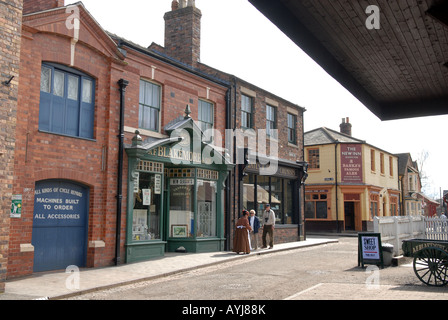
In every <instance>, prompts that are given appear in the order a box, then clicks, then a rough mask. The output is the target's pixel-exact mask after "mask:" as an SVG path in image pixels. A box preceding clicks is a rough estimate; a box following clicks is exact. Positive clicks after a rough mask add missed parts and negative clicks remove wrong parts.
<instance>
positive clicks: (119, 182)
mask: <svg viewBox="0 0 448 320" xmlns="http://www.w3.org/2000/svg"><path fill="white" fill-rule="evenodd" d="M128 84H129V81H127V80H124V79H120V80H119V81H118V85H119V86H120V89H119V91H120V128H119V134H118V136H117V137H118V139H119V142H118V177H117V224H116V234H115V237H116V241H115V265H118V264H119V263H120V260H121V257H120V242H121V204H122V199H123V194H122V193H123V191H122V189H123V153H124V104H125V92H126V87H127V86H128Z"/></svg>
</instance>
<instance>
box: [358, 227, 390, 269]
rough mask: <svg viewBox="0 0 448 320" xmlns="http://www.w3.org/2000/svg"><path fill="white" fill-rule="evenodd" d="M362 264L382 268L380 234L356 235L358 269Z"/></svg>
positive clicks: (363, 233)
mask: <svg viewBox="0 0 448 320" xmlns="http://www.w3.org/2000/svg"><path fill="white" fill-rule="evenodd" d="M364 264H375V265H381V267H382V268H383V267H384V262H383V250H382V247H381V234H380V233H366V232H361V233H358V267H359V266H360V265H361V266H362V267H363V268H364Z"/></svg>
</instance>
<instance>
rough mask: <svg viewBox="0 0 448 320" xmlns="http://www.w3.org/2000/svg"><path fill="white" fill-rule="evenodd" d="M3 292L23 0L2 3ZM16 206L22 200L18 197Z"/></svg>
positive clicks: (0, 168)
mask: <svg viewBox="0 0 448 320" xmlns="http://www.w3.org/2000/svg"><path fill="white" fill-rule="evenodd" d="M0 17H1V18H0V101H1V107H0V123H1V128H2V130H1V131H0V190H1V195H0V197H1V201H0V293H2V292H4V289H5V285H4V282H3V281H4V280H5V279H6V270H7V263H8V245H9V229H10V210H11V201H12V195H13V188H12V185H13V167H14V153H15V141H16V138H15V131H16V121H17V96H18V84H19V62H20V32H21V25H22V0H10V1H6V2H3V3H2V5H1V6H0ZM17 205H18V208H17V209H16V211H17V210H20V200H19V199H17Z"/></svg>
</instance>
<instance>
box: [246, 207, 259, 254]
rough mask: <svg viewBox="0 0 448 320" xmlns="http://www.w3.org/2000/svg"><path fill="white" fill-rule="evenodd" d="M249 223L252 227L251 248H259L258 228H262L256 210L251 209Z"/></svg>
mask: <svg viewBox="0 0 448 320" xmlns="http://www.w3.org/2000/svg"><path fill="white" fill-rule="evenodd" d="M249 224H250V227H251V228H252V231H251V233H250V244H251V248H250V249H251V250H257V249H258V229H260V219H258V217H257V215H256V212H255V210H253V209H252V210H250V217H249Z"/></svg>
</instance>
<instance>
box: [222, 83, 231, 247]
mask: <svg viewBox="0 0 448 320" xmlns="http://www.w3.org/2000/svg"><path fill="white" fill-rule="evenodd" d="M231 94H232V92H231V89H230V85H229V89H228V90H227V93H226V129H231V127H232V126H231V121H232V120H231V119H232V116H231V106H232V104H231V100H232V99H231ZM226 139H228V137H227V135H226ZM226 143H227V140H226ZM229 154H231V150H229ZM229 160H230V161H232V159H229ZM226 180H227V181H226V208H227V210H226V211H227V214H225V213H224V214H225V224H226V225H225V238H226V242H225V250H227V251H230V213H231V211H232V210H231V201H230V199H231V189H230V186H231V181H232V174H231V172H230V173H229V174H228V175H227V179H226Z"/></svg>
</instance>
